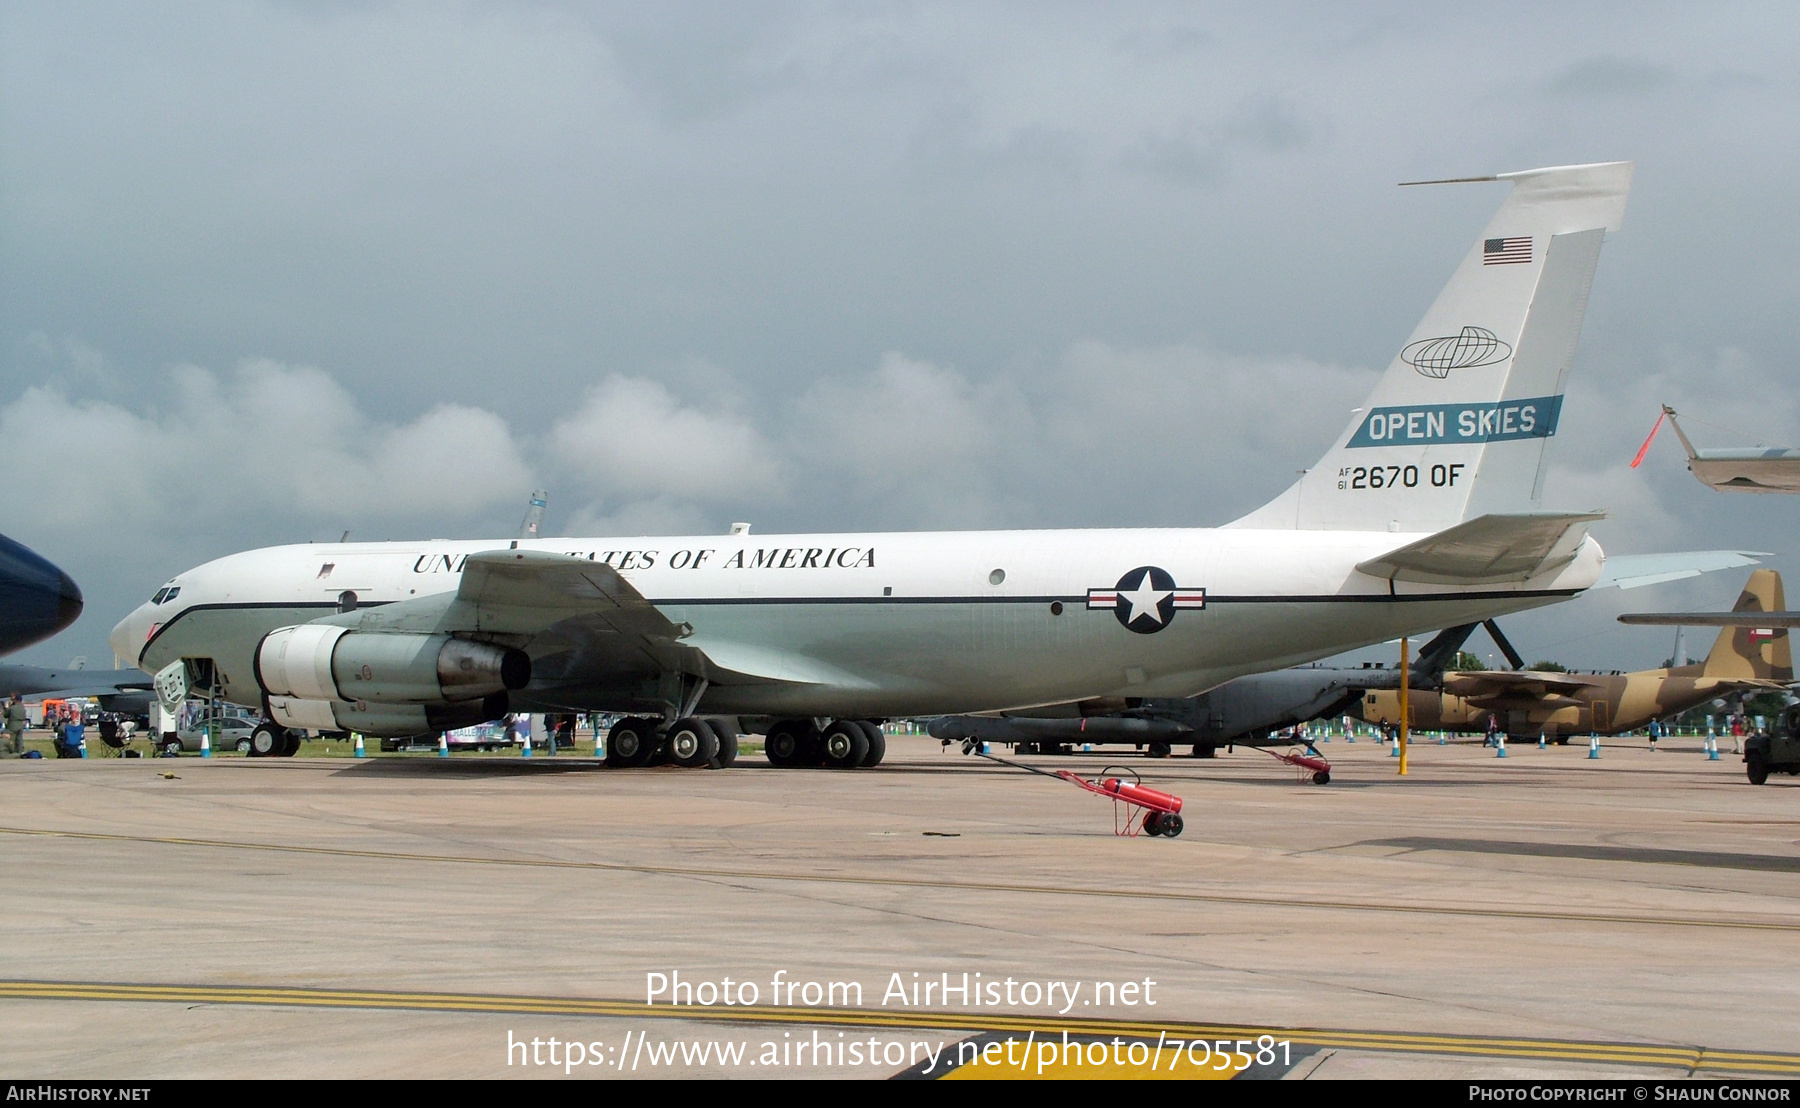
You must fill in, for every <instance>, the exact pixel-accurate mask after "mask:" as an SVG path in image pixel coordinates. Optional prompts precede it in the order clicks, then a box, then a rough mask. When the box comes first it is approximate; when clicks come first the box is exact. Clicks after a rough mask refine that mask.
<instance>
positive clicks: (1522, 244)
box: [1481, 235, 1531, 265]
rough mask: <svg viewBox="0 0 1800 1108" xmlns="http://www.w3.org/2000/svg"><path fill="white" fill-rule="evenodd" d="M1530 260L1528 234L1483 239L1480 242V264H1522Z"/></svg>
mask: <svg viewBox="0 0 1800 1108" xmlns="http://www.w3.org/2000/svg"><path fill="white" fill-rule="evenodd" d="M1530 260H1531V236H1530V235H1520V236H1519V237H1518V238H1511V239H1485V240H1483V241H1482V243H1481V264H1482V265H1522V264H1524V263H1525V262H1529V261H1530Z"/></svg>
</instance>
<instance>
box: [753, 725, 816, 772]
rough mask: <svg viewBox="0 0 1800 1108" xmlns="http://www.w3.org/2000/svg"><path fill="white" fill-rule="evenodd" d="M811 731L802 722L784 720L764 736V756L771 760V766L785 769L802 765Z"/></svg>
mask: <svg viewBox="0 0 1800 1108" xmlns="http://www.w3.org/2000/svg"><path fill="white" fill-rule="evenodd" d="M811 729H812V728H811V726H810V725H809V724H806V723H803V722H801V721H800V720H795V719H784V720H782V721H781V722H780V723H777V724H775V725H774V726H773V727H770V728H769V733H768V734H766V735H764V736H763V756H764V757H766V758H768V759H769V764H770V765H772V766H780V767H782V768H783V769H785V768H787V767H789V766H797V765H800V764H801V759H802V757H803V756H804V754H805V747H806V733H807V732H808V731H810V730H811Z"/></svg>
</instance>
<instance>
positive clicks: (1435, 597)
mask: <svg viewBox="0 0 1800 1108" xmlns="http://www.w3.org/2000/svg"><path fill="white" fill-rule="evenodd" d="M1579 592H1581V590H1580V589H1534V590H1531V591H1529V592H1525V591H1519V590H1506V589H1497V590H1489V591H1485V592H1446V593H1419V594H1411V595H1392V596H1390V595H1386V594H1381V593H1359V594H1354V595H1335V594H1307V595H1298V596H1279V595H1262V596H1257V595H1249V596H1217V595H1213V594H1211V593H1209V594H1207V597H1206V602H1207V604H1208V606H1211V605H1215V604H1391V603H1396V602H1398V603H1402V604H1414V603H1430V602H1433V601H1439V602H1442V601H1452V600H1514V599H1530V598H1534V597H1543V596H1567V597H1572V596H1575V595H1577V594H1578V593H1579ZM645 600H646V601H647V602H648V603H649V604H650V605H651V606H652V607H659V606H666V607H675V606H686V607H702V608H725V607H746V606H755V605H759V604H760V605H769V606H780V607H792V606H795V605H801V604H816V605H855V604H901V605H917V604H1054V603H1063V604H1085V603H1087V594H1086V593H1081V594H1078V595H1069V596H1054V595H1049V596H706V597H677V598H669V599H655V598H652V597H645ZM394 603H399V601H392V600H371V601H369V602H368V603H366V604H359V605H358V606H359V607H362V608H380V607H383V606H385V605H388V604H394ZM265 608H328V609H332V610H334V611H335V610H336V608H337V605H336V604H335V603H333V602H330V601H323V602H315V601H288V602H282V601H243V602H240V603H235V604H195V605H193V606H192V607H188V608H183V609H182V610H181V611H180V612H178V613H176V615H175V617H174V618H173V619H171V620H169V621H168V622H167V623H164V624H162V625H161V626H159V627H158V628H157V629H156V634H154V635H152V636H150V638H149V639H147V640H145V642H144V646H143V649H141V650H139V651H138V661H139V662H142V661H143V660H144V654H145V653H146V652H147V651H148V650H149V649H150V644H151V643H154V642H155V641H156V640H157V639H160V638H162V637H163V635H164V634H166V633H167V632H168V630H169V628H171V627H173V626H175V625H176V624H177V623H180V622H181V621H182V619H183V618H185V617H186V616H188V615H189V614H190V613H193V612H217V611H253V610H258V609H265Z"/></svg>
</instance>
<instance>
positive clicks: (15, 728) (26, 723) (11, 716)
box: [6, 696, 31, 757]
mask: <svg viewBox="0 0 1800 1108" xmlns="http://www.w3.org/2000/svg"><path fill="white" fill-rule="evenodd" d="M30 726H31V713H30V712H28V711H26V710H25V702H24V701H23V700H21V699H19V698H18V697H16V696H15V697H13V698H12V703H10V704H8V705H7V706H6V735H7V738H8V739H9V740H10V742H9V745H10V747H11V750H10V753H12V754H13V755H14V756H15V757H23V756H24V754H25V731H26V729H27V728H29V727H30Z"/></svg>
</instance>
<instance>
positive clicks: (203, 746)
mask: <svg viewBox="0 0 1800 1108" xmlns="http://www.w3.org/2000/svg"><path fill="white" fill-rule="evenodd" d="M200 757H202V758H210V757H212V740H211V739H210V738H208V737H207V734H206V732H205V731H201V732H200Z"/></svg>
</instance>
